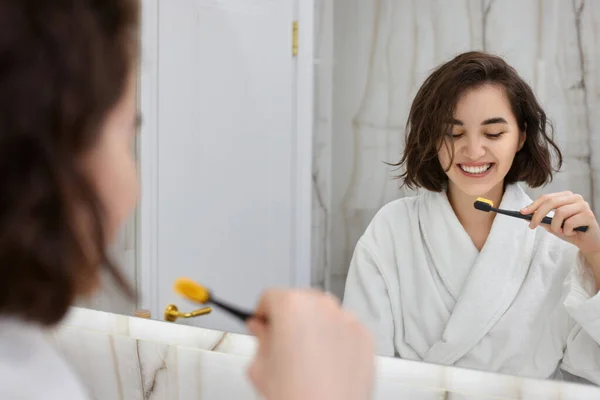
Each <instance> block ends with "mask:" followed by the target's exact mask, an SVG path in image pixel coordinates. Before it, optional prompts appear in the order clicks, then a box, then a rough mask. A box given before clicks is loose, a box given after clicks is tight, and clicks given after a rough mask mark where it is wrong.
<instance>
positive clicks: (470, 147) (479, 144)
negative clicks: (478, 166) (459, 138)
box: [462, 135, 485, 161]
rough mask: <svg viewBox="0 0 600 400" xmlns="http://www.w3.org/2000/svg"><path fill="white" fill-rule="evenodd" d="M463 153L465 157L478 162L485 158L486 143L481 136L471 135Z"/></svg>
mask: <svg viewBox="0 0 600 400" xmlns="http://www.w3.org/2000/svg"><path fill="white" fill-rule="evenodd" d="M462 152H463V154H464V155H465V156H467V157H468V158H470V159H471V160H473V161H476V160H478V159H480V158H482V157H483V156H485V147H484V143H483V141H482V140H481V136H480V135H469V136H467V138H466V141H465V142H464V147H463V148H462Z"/></svg>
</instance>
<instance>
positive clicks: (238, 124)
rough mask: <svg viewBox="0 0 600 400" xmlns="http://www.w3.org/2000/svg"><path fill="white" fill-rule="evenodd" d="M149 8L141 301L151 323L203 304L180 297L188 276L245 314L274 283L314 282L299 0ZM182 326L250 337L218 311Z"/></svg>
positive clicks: (225, 0) (207, 1)
mask: <svg viewBox="0 0 600 400" xmlns="http://www.w3.org/2000/svg"><path fill="white" fill-rule="evenodd" d="M143 4H144V10H143V31H142V32H143V33H142V35H143V37H142V66H141V69H142V81H141V104H142V114H143V115H142V117H143V119H144V127H143V129H142V133H141V137H140V142H141V148H140V159H141V160H140V162H141V171H142V173H141V174H142V200H141V208H140V210H141V211H140V213H141V214H140V218H139V221H140V227H139V241H140V248H139V254H140V257H139V259H138V269H139V270H140V282H141V295H142V296H143V298H142V304H145V305H147V306H148V307H149V308H151V309H152V312H153V317H154V318H162V313H163V312H164V309H165V307H166V306H167V305H168V304H171V303H173V304H176V305H177V306H178V307H179V309H180V311H186V312H187V311H191V310H193V309H194V308H198V307H197V306H195V305H193V304H190V303H187V302H186V301H184V300H183V299H181V298H180V297H179V296H177V295H176V294H175V293H173V290H172V285H173V282H174V281H175V280H176V279H177V278H179V277H189V278H192V279H195V280H197V281H198V282H201V283H202V284H204V285H205V286H207V287H208V288H209V289H211V290H212V292H213V293H214V294H215V297H218V298H220V299H223V300H226V301H228V302H231V303H234V304H237V305H239V306H242V307H244V308H247V309H251V308H252V307H254V306H255V305H256V302H257V300H258V296H259V294H260V292H261V291H262V290H264V289H265V288H267V287H274V286H275V287H282V286H283V287H290V286H307V285H308V284H309V278H310V277H309V273H308V272H303V271H298V269H307V268H309V265H308V260H309V257H308V255H307V256H306V257H304V256H303V255H299V254H298V253H299V251H306V246H305V243H306V242H307V241H309V236H310V233H309V231H308V230H307V229H304V231H302V232H308V234H307V235H304V234H303V233H300V234H299V232H300V231H299V230H298V226H297V222H298V220H299V219H298V216H299V215H302V216H303V218H308V219H309V218H310V214H309V212H306V210H307V209H308V210H310V195H308V196H306V195H305V193H298V192H299V191H301V190H302V188H301V184H300V182H299V179H300V180H303V179H304V178H303V173H304V172H305V173H307V174H310V160H308V162H306V160H300V161H299V157H307V156H308V157H310V152H309V151H308V152H307V151H306V146H304V148H303V149H300V150H299V148H298V147H297V145H298V144H302V143H304V144H308V146H309V148H310V130H309V131H308V132H298V130H297V124H296V117H297V86H296V85H297V73H296V72H297V71H296V67H297V65H296V63H297V58H295V57H294V55H293V54H292V39H293V34H292V31H293V30H292V24H293V21H294V19H295V17H296V15H295V14H296V9H295V7H296V0H260V1H257V0H254V1H250V0H222V1H215V0H177V1H170V0H169V1H164V0H161V1H157V0H153V1H146V0H145V1H144V2H143ZM298 134H300V135H302V137H303V139H301V138H300V137H299V136H298ZM306 135H308V136H309V137H308V141H307V138H306ZM303 165H304V166H306V167H307V168H304V170H302V171H301V169H302V168H303ZM298 177H300V178H299V179H298ZM306 182H310V179H309V178H308V179H306V180H305V183H306ZM305 183H304V184H305ZM305 189H307V190H310V187H308V188H305ZM299 199H308V200H307V201H299ZM299 207H300V208H302V209H301V210H299V209H298V208H299ZM302 224H303V222H302V221H300V225H302ZM302 226H310V220H309V221H307V225H302ZM299 236H303V237H299ZM299 247H303V248H302V249H299ZM177 323H181V324H191V325H196V326H202V327H207V328H212V329H219V330H225V331H233V332H244V331H245V330H244V326H243V324H242V323H241V322H240V321H237V320H235V319H234V318H232V317H231V316H229V315H228V314H225V313H223V312H221V311H220V310H219V309H218V308H215V309H214V311H213V313H212V314H210V315H207V316H201V317H197V318H194V319H189V320H183V319H181V320H178V321H177Z"/></svg>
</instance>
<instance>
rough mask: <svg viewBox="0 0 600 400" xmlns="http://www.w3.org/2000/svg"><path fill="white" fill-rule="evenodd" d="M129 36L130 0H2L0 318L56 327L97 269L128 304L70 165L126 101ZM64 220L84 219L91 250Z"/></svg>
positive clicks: (96, 207) (98, 208) (133, 22)
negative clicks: (90, 232)
mask: <svg viewBox="0 0 600 400" xmlns="http://www.w3.org/2000/svg"><path fill="white" fill-rule="evenodd" d="M137 26H138V2H137V0H52V1H48V0H0V274H1V275H0V314H2V315H12V316H17V317H19V318H23V319H26V320H29V321H35V322H38V323H41V324H45V325H51V324H54V323H57V322H58V321H60V319H61V318H62V317H63V316H64V315H65V313H66V311H67V310H68V308H69V306H70V305H71V304H72V302H73V301H74V299H75V297H76V296H77V295H80V294H87V293H89V291H90V290H91V289H92V288H94V287H95V286H96V284H97V282H98V279H99V272H100V265H105V266H106V267H107V268H108V270H109V271H110V273H111V274H112V275H113V277H115V278H116V280H117V282H118V283H119V284H120V286H121V287H122V288H123V289H124V290H125V291H126V292H127V293H128V294H132V291H131V289H130V288H129V286H128V284H127V283H126V282H125V280H124V279H123V277H122V276H121V274H119V272H118V270H117V269H116V267H115V266H114V265H113V264H112V263H111V262H110V261H109V260H108V257H107V254H106V243H105V237H104V229H103V225H102V221H103V220H104V214H103V210H102V205H101V204H100V201H99V199H98V196H97V194H96V193H95V191H94V189H93V188H92V184H91V182H89V181H88V179H87V178H86V177H85V176H84V175H83V173H82V172H81V171H80V169H79V167H78V163H77V160H78V157H80V156H81V154H82V153H83V152H85V151H86V150H87V149H89V148H90V147H92V146H93V145H94V143H95V141H96V140H97V139H98V136H99V133H100V128H101V124H102V123H103V121H104V119H105V118H106V116H107V115H108V113H109V112H110V111H111V110H112V109H113V108H114V106H115V105H116V104H117V102H118V101H119V100H120V98H121V96H122V94H123V93H124V90H125V87H126V83H127V79H128V76H129V74H130V72H131V71H132V68H134V62H135V60H136V52H137ZM74 209H78V211H83V214H85V215H88V214H89V216H90V217H91V221H90V222H91V227H92V229H93V247H94V248H93V249H91V251H90V249H89V248H88V249H86V250H85V251H84V249H83V245H82V240H81V235H80V234H78V232H77V231H78V230H79V231H81V226H80V224H77V223H76V221H75V219H76V216H75V215H74V214H75V213H74ZM79 220H80V218H79ZM88 246H89V244H88ZM90 254H96V255H99V258H100V260H98V257H90ZM91 258H93V259H91ZM98 261H100V262H98Z"/></svg>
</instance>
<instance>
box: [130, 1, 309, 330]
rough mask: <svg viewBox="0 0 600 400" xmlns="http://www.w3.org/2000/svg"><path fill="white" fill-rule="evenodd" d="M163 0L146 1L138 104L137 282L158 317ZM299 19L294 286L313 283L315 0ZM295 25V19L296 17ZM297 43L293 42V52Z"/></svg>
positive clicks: (298, 7)
mask: <svg viewBox="0 0 600 400" xmlns="http://www.w3.org/2000/svg"><path fill="white" fill-rule="evenodd" d="M158 3H159V0H144V2H143V5H142V12H141V40H140V43H141V48H142V49H143V54H142V57H141V60H140V68H139V70H140V74H139V86H138V89H139V90H138V104H139V109H140V112H141V113H142V115H143V119H144V122H143V126H142V127H141V135H140V136H139V139H138V141H137V159H138V166H139V176H140V182H141V192H140V202H139V204H138V208H137V211H136V213H137V215H136V229H135V230H136V240H135V242H136V257H135V260H136V286H137V290H138V293H139V295H140V296H139V300H138V308H144V309H148V310H151V312H152V316H153V318H157V319H162V312H163V310H162V309H161V304H159V299H158V276H159V275H158V272H159V270H158V267H159V265H158V240H159V236H158V231H159V226H158V210H159V209H158V207H159V204H158V191H159V182H158V166H157V160H158V126H159V125H158V110H159V107H160V104H159V94H158V61H159V60H158V55H159V49H158V40H159V37H158V33H159V31H158V26H159V12H158V10H159V9H158ZM295 13H296V18H295V19H296V20H297V21H298V26H299V29H298V54H297V56H296V57H294V59H295V63H294V64H295V65H294V68H295V77H296V79H295V81H294V84H295V87H294V90H293V93H294V100H293V105H294V112H293V122H292V125H293V127H292V129H293V132H292V133H293V134H294V136H295V154H294V157H295V158H294V160H295V161H294V164H295V181H294V182H292V183H293V187H292V188H291V190H292V191H293V197H292V198H293V199H295V201H294V213H293V214H294V218H293V227H292V230H293V231H292V238H293V241H294V243H293V245H292V252H293V255H292V259H293V260H294V265H293V266H292V271H293V272H292V273H293V276H291V279H290V280H291V282H292V283H293V286H294V287H299V288H308V287H310V285H311V260H312V257H311V236H312V158H313V157H312V153H313V102H314V99H313V92H314V89H313V86H314V79H313V76H314V68H313V67H314V62H313V60H314V48H313V47H314V44H313V41H314V40H313V32H314V0H301V1H300V0H295ZM290 29H292V21H290ZM291 48H292V44H291V43H290V53H291Z"/></svg>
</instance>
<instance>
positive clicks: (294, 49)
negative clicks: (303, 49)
mask: <svg viewBox="0 0 600 400" xmlns="http://www.w3.org/2000/svg"><path fill="white" fill-rule="evenodd" d="M292 55H293V56H294V57H295V56H297V55H298V21H294V23H293V24H292Z"/></svg>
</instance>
